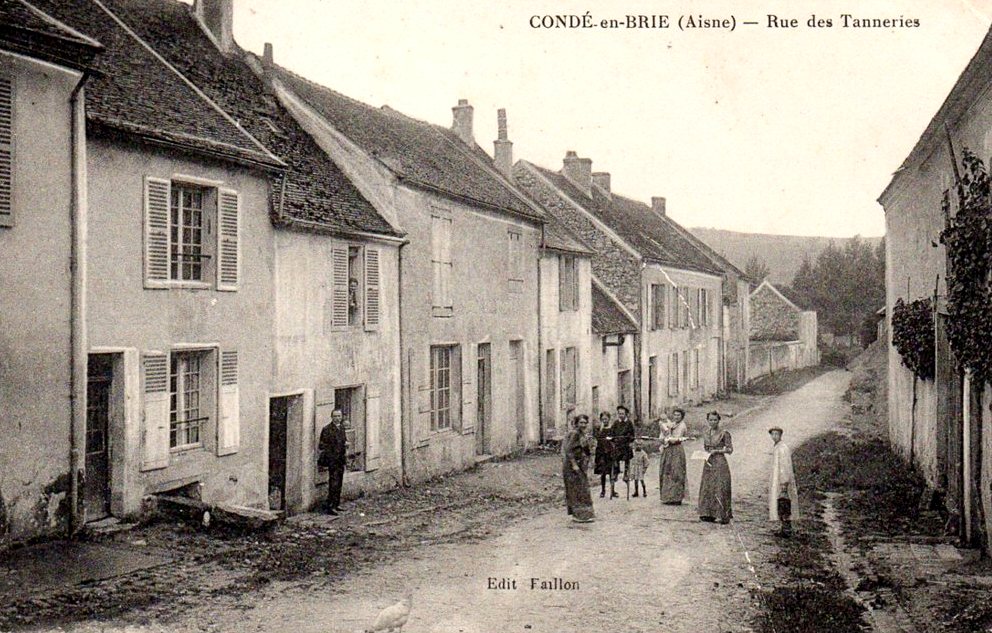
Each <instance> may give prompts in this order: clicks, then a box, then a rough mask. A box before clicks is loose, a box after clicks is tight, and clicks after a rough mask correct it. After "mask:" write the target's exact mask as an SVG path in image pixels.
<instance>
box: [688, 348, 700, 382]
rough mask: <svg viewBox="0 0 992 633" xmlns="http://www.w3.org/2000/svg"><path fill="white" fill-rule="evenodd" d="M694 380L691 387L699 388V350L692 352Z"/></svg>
mask: <svg viewBox="0 0 992 633" xmlns="http://www.w3.org/2000/svg"><path fill="white" fill-rule="evenodd" d="M691 375H692V379H691V383H690V387H691V388H693V389H698V388H699V350H698V349H694V350H692V374H691Z"/></svg>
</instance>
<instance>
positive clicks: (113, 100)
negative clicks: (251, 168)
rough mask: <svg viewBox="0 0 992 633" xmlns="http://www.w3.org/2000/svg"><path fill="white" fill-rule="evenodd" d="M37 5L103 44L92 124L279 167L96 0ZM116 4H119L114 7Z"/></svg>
mask: <svg viewBox="0 0 992 633" xmlns="http://www.w3.org/2000/svg"><path fill="white" fill-rule="evenodd" d="M33 4H34V5H35V6H37V7H38V8H39V9H41V10H43V11H45V12H46V13H48V14H49V15H50V16H52V17H53V18H55V19H57V20H59V21H60V22H63V23H64V24H66V25H68V26H69V27H71V28H72V29H75V30H77V31H80V32H82V33H85V34H86V35H87V36H89V37H91V38H94V39H95V40H97V41H98V42H100V44H102V45H103V46H104V50H103V52H102V54H101V55H100V56H99V57H98V58H97V60H96V61H95V63H94V68H95V70H96V71H97V72H96V74H95V75H94V76H93V77H92V78H91V79H90V80H89V82H88V83H87V85H86V114H87V119H88V120H89V121H90V122H91V123H94V124H96V125H98V126H106V127H109V128H112V129H115V130H119V131H123V132H126V133H128V134H132V135H137V136H140V137H143V138H145V139H147V140H149V141H152V142H156V141H157V142H160V143H165V144H168V145H171V146H177V147H181V148H184V149H191V150H194V151H200V152H204V153H208V154H211V155H217V156H222V157H226V158H234V159H237V160H240V161H243V162H249V163H253V164H258V165H265V166H269V167H280V166H281V163H280V161H279V160H278V159H277V158H275V157H274V156H272V155H271V154H270V153H269V152H268V151H267V150H266V149H265V148H264V147H263V146H261V145H260V144H259V143H258V142H256V141H255V139H253V138H251V137H250V136H249V135H248V134H246V133H245V132H244V130H242V129H240V128H239V127H238V126H237V124H236V123H234V122H233V121H232V120H231V119H230V118H229V117H227V116H226V115H225V114H224V113H223V112H222V111H221V110H220V109H218V108H217V107H215V106H214V105H213V104H211V103H210V101H209V100H208V99H206V98H204V97H203V95H201V94H199V93H198V92H197V90H196V89H195V88H194V87H192V86H190V85H189V84H188V83H187V82H186V81H184V79H183V78H182V77H181V76H180V75H179V74H178V73H176V72H175V70H174V69H172V68H170V67H169V66H168V64H166V63H165V62H163V61H162V60H160V59H159V58H157V57H156V56H155V54H154V53H152V52H151V51H150V50H148V48H146V47H145V46H144V45H143V43H142V42H141V41H140V40H139V39H138V38H137V37H135V36H134V35H133V34H132V33H130V32H128V29H127V28H125V27H124V26H122V25H121V24H120V23H119V22H118V21H117V20H116V19H115V16H114V15H112V14H110V13H108V11H105V10H104V9H103V7H101V6H100V5H99V4H98V3H96V2H94V1H93V0H34V1H33ZM111 4H113V3H111Z"/></svg>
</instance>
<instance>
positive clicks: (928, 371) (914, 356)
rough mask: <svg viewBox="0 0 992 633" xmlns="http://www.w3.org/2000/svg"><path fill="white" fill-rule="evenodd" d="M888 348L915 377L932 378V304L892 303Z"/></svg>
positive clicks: (915, 302) (918, 302) (923, 300)
mask: <svg viewBox="0 0 992 633" xmlns="http://www.w3.org/2000/svg"><path fill="white" fill-rule="evenodd" d="M892 345H893V346H894V347H895V348H896V351H898V352H899V355H900V356H902V364H903V365H905V366H906V367H907V368H908V369H909V370H910V371H912V372H913V374H915V375H916V377H917V378H922V379H923V380H933V379H934V327H933V301H931V300H930V299H917V300H916V301H913V302H910V303H906V302H904V301H903V300H902V299H899V300H898V301H896V305H895V307H894V308H893V309H892Z"/></svg>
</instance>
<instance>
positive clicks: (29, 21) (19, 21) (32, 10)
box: [0, 0, 99, 47]
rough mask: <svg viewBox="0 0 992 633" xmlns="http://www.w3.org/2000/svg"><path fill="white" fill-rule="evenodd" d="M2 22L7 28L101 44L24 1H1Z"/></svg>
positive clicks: (95, 44) (91, 44) (0, 16)
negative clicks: (13, 27)
mask: <svg viewBox="0 0 992 633" xmlns="http://www.w3.org/2000/svg"><path fill="white" fill-rule="evenodd" d="M0 20H2V22H0V23H2V24H4V25H7V26H17V27H20V28H22V29H26V30H29V31H34V32H36V33H41V34H44V35H48V36H50V37H57V38H60V39H63V40H68V41H72V42H77V43H79V44H86V45H88V46H97V47H99V44H98V43H97V42H96V41H95V40H93V39H92V38H90V37H87V36H86V35H83V34H82V33H80V32H79V31H76V30H74V29H72V28H69V27H68V26H67V25H65V24H60V23H59V22H58V21H57V20H55V19H54V18H52V17H51V16H49V15H46V14H45V13H43V12H42V11H41V10H39V9H37V8H36V7H33V6H31V5H30V4H28V3H27V2H23V0H0Z"/></svg>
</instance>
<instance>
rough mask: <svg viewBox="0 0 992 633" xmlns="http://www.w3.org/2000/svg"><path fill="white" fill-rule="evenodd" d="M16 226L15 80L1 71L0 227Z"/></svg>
mask: <svg viewBox="0 0 992 633" xmlns="http://www.w3.org/2000/svg"><path fill="white" fill-rule="evenodd" d="M13 225H14V78H13V76H12V75H9V74H6V73H4V72H3V71H2V70H0V226H13Z"/></svg>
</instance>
